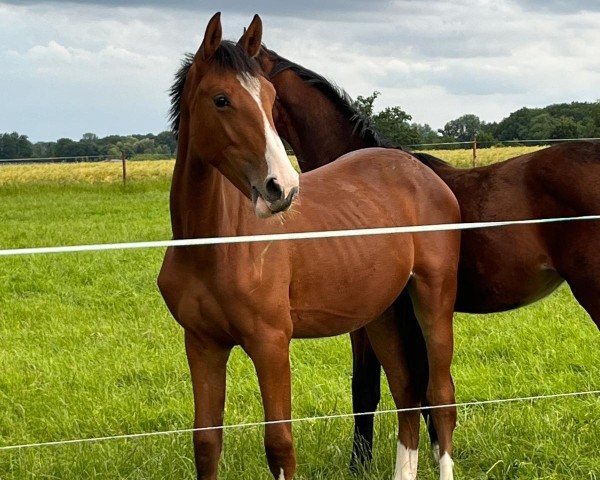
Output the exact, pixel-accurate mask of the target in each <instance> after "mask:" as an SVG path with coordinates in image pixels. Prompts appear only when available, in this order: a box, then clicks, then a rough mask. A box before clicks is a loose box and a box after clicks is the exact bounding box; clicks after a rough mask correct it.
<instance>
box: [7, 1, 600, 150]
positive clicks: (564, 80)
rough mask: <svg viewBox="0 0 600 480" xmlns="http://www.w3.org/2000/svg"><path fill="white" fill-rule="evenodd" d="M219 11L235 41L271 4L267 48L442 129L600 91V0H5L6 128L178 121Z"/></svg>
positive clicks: (143, 126) (131, 127) (72, 132)
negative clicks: (177, 92) (193, 66)
mask: <svg viewBox="0 0 600 480" xmlns="http://www.w3.org/2000/svg"><path fill="white" fill-rule="evenodd" d="M217 10H220V11H222V12H223V15H222V21H223V28H224V36H225V37H226V38H231V39H237V38H238V37H239V36H240V34H241V32H242V28H243V27H244V26H246V25H248V23H249V22H250V20H251V18H252V15H253V14H254V13H259V14H260V15H261V17H262V19H263V25H264V34H263V41H264V42H265V43H266V44H267V46H268V47H270V48H272V49H273V50H275V51H277V52H278V53H280V54H282V55H283V56H286V57H288V58H289V59H290V60H293V61H295V62H297V63H300V64H302V65H304V66H306V67H309V68H311V69H313V70H315V71H317V72H319V73H321V74H324V75H325V76H326V77H328V78H329V79H331V80H334V81H335V82H336V83H337V84H338V85H340V86H342V87H343V88H344V89H346V90H347V91H348V92H349V93H350V95H352V96H353V97H356V96H357V95H365V96H366V95H369V94H371V93H372V92H373V91H374V90H379V91H380V92H381V96H380V98H379V99H378V100H377V103H376V105H375V106H376V110H380V109H382V108H385V107H386V106H392V105H399V106H401V107H402V108H403V109H404V110H405V111H406V112H408V113H409V114H411V115H412V116H413V121H416V122H418V123H428V124H430V125H431V126H432V127H433V128H441V127H443V126H444V124H445V123H446V122H447V121H449V120H452V119H454V118H457V117H459V116H460V115H463V114H465V113H474V114H476V115H478V116H479V117H480V118H481V119H483V120H485V121H499V120H501V119H502V118H504V117H506V116H507V115H508V114H509V113H510V112H511V111H514V110H516V109H518V108H520V107H522V106H528V107H538V106H545V105H548V104H551V103H558V102H570V101H596V100H597V99H599V98H600V1H599V0H573V1H569V0H526V1H521V0H519V1H517V0H471V1H467V0H439V1H438V0H431V1H430V0H400V1H386V0H370V1H367V0H362V1H358V0H333V1H327V0H303V1H295V2H288V1H285V0H256V1H248V0H229V1H223V0H221V1H219V2H212V1H200V0H194V1H192V0H171V1H167V0H160V1H159V0H130V1H125V0H78V1H77V0H72V1H58V0H52V1H50V0H24V1H16V0H15V1H3V0H0V133H2V132H12V131H18V132H19V133H21V134H25V135H28V136H29V138H30V139H31V140H32V141H41V140H43V141H52V140H57V139H58V138H61V137H69V138H73V139H75V140H77V139H79V138H81V136H82V134H84V133H86V132H93V133H96V134H97V135H99V136H105V135H109V134H119V135H126V134H132V133H142V134H143V133H159V132H160V131H162V130H166V129H168V119H167V111H168V108H169V98H168V94H167V91H168V89H169V87H170V85H171V82H172V78H173V74H174V72H175V70H176V69H177V67H178V65H179V61H180V58H181V56H182V55H183V53H185V52H187V51H195V50H196V49H197V48H198V46H199V44H200V42H201V39H202V36H203V33H204V29H205V27H206V23H207V22H208V20H209V18H210V16H211V15H212V14H213V13H214V12H215V11H217Z"/></svg>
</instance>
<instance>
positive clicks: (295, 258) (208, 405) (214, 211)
mask: <svg viewBox="0 0 600 480" xmlns="http://www.w3.org/2000/svg"><path fill="white" fill-rule="evenodd" d="M221 37H222V29H221V21H220V14H218V13H217V14H215V16H213V17H212V19H211V20H210V21H209V23H208V25H207V27H206V31H205V35H204V39H203V42H202V44H201V46H200V48H199V50H198V51H197V53H196V54H195V55H193V56H191V55H190V56H188V57H187V58H186V60H185V61H184V64H183V65H182V67H181V69H180V71H179V72H178V74H177V76H176V81H175V84H174V85H173V87H172V91H171V95H172V112H171V113H172V119H173V126H174V130H175V131H176V133H177V136H178V148H177V158H176V162H175V168H174V172H173V178H172V185H171V193H170V211H171V225H172V230H173V236H174V238H175V239H184V238H196V237H221V236H234V235H247V234H266V233H285V232H305V231H315V230H338V229H350V228H369V227H386V226H395V225H418V224H439V223H452V222H457V221H459V220H460V212H459V208H458V204H457V202H456V199H455V198H454V196H453V195H452V193H451V191H450V189H449V188H448V187H447V186H446V185H445V184H444V183H443V182H442V181H441V180H440V179H439V178H438V177H437V176H436V175H435V174H434V173H433V172H432V171H431V170H430V169H428V168H427V167H425V166H424V165H422V164H421V163H420V162H418V161H417V160H415V159H414V158H413V157H411V156H410V155H408V154H407V153H404V152H401V151H400V150H389V149H377V148H375V149H367V150H362V151H360V152H355V153H350V154H348V155H346V156H345V157H344V158H341V159H339V160H338V161H336V162H335V163H332V164H331V165H328V166H327V167H324V168H322V169H319V170H316V171H315V172H310V173H307V174H306V175H302V176H301V177H300V178H299V177H298V175H297V174H296V172H295V170H294V169H293V168H292V166H291V164H290V162H289V159H288V158H287V155H286V152H285V149H284V147H283V144H282V142H281V140H280V138H279V136H278V135H277V133H276V130H275V128H274V124H273V117H272V108H273V104H274V101H275V89H274V88H273V85H272V84H271V83H270V82H269V81H268V80H267V78H266V77H264V76H263V75H262V73H261V71H260V67H259V65H258V63H257V62H256V60H255V59H254V57H255V56H256V55H257V54H258V52H259V50H260V48H261V38H262V23H261V22H260V19H259V18H258V17H257V16H255V18H254V20H253V21H252V23H251V24H250V26H249V28H248V30H247V31H246V33H245V34H244V36H243V37H242V38H241V39H240V41H239V42H237V43H233V42H229V41H223V40H222V38H221ZM365 164H368V165H369V168H364V165H365ZM390 172H393V173H394V174H393V175H390ZM299 187H300V188H299ZM298 188H299V190H298ZM296 197H298V198H296ZM253 210H254V213H253ZM459 245H460V234H459V233H458V232H456V231H454V232H449V231H446V232H444V231H441V232H431V233H420V234H419V233H416V234H406V235H382V236H362V237H344V238H335V239H327V240H322V241H321V240H300V241H295V242H269V243H264V242H263V243H242V244H229V245H213V246H208V247H177V248H168V249H167V251H166V253H165V257H164V260H163V264H162V267H161V270H160V273H159V276H158V286H159V289H160V292H161V294H162V296H163V298H164V300H165V303H166V305H167V307H168V308H169V310H170V312H171V313H172V315H173V316H174V317H175V319H176V320H177V322H179V323H180V324H181V326H182V327H183V329H184V339H185V348H186V354H187V359H188V363H189V368H190V372H191V379H192V387H193V393H194V405H195V414H194V426H195V427H196V428H197V429H199V430H195V432H194V434H193V443H194V456H195V465H196V470H197V476H198V478H201V479H215V478H217V473H218V460H219V456H220V452H221V448H222V442H223V438H222V429H220V427H221V426H222V425H223V417H224V401H225V385H226V364H227V360H228V357H229V354H230V351H231V349H232V348H233V347H234V346H241V347H242V348H243V350H244V351H245V352H246V353H247V354H248V356H249V357H250V359H251V361H252V362H253V364H254V367H255V369H256V372H257V376H258V381H259V386H260V391H261V395H262V401H263V408H264V418H265V420H266V421H267V422H273V421H274V422H275V423H267V424H266V425H265V450H266V455H267V461H268V465H269V469H270V471H271V473H272V475H273V477H274V478H276V479H278V480H288V479H291V478H292V477H293V475H294V472H295V469H296V460H295V453H294V447H293V442H292V432H291V430H292V429H291V424H290V422H287V420H290V419H291V385H290V383H291V379H290V363H289V344H290V341H291V339H292V338H311V337H325V336H331V335H338V334H343V333H348V332H350V331H352V330H355V329H358V328H361V327H366V334H367V335H368V337H369V339H370V342H371V345H372V347H373V350H374V351H375V352H376V354H377V356H378V359H379V361H380V362H381V364H382V365H383V369H384V371H385V373H386V375H387V378H388V381H389V383H390V388H391V391H392V394H393V397H394V400H395V402H396V405H397V407H398V408H404V407H416V406H419V405H420V403H421V398H420V396H419V395H416V394H415V393H414V389H413V388H412V384H411V383H410V382H409V378H410V377H409V372H408V371H407V364H408V360H407V358H406V356H405V351H404V350H403V348H404V345H405V342H404V339H402V338H400V330H399V328H397V326H396V325H397V320H398V317H399V315H402V310H401V308H399V307H398V306H397V304H396V301H397V299H398V297H399V296H400V294H401V292H403V291H404V289H405V288H406V290H407V292H408V294H409V295H410V298H411V301H412V304H413V305H414V309H415V316H416V318H417V320H418V323H419V325H420V328H421V329H422V331H423V336H424V338H425V344H426V350H427V358H428V365H429V371H428V375H429V380H430V381H429V384H428V389H427V392H426V399H427V401H428V403H429V404H431V405H436V406H442V407H443V406H444V405H450V406H449V407H443V408H437V409H435V410H434V411H433V412H432V417H433V423H434V424H435V426H436V429H437V431H438V433H439V438H440V451H441V453H442V459H441V461H440V478H441V479H442V480H451V479H452V478H453V468H452V467H453V464H452V459H451V448H452V445H451V441H452V432H453V430H454V426H455V423H456V409H455V407H452V406H451V405H452V404H454V389H453V385H452V378H451V374H450V364H451V359H452V350H453V336H452V316H453V305H454V301H455V294H456V271H457V265H458V257H459V252H458V249H459ZM398 420H399V427H398V446H397V452H396V470H395V474H394V478H395V479H397V480H400V479H402V480H404V479H415V478H416V468H417V467H416V453H417V446H418V440H419V438H418V423H419V414H418V413H417V412H415V411H410V412H400V413H399V414H398ZM415 424H416V426H415Z"/></svg>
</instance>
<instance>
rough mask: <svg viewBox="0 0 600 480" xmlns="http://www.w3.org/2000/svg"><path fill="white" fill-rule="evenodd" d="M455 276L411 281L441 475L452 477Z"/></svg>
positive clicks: (432, 276) (427, 395)
mask: <svg viewBox="0 0 600 480" xmlns="http://www.w3.org/2000/svg"><path fill="white" fill-rule="evenodd" d="M455 292H456V277H455V276H452V275H435V274H433V275H429V276H419V275H417V276H416V278H414V281H413V282H412V283H411V285H410V293H411V298H412V299H413V306H414V311H415V315H416V317H417V319H418V321H419V325H420V326H421V331H422V332H423V337H424V338H425V344H426V346H427V358H428V362H429V384H428V386H427V394H426V398H427V402H428V404H429V405H431V406H432V407H438V408H433V409H432V410H431V418H432V420H433V425H434V427H435V431H436V432H437V435H438V445H439V456H440V478H441V479H442V480H452V478H453V468H452V465H453V464H452V459H451V455H452V433H453V431H454V427H455V426H456V407H447V408H439V406H440V405H453V404H455V403H456V401H455V397H454V385H453V383H452V377H451V374H450V365H451V362H452V354H453V342H454V340H453V333H452V317H453V309H454V299H455V296H454V293H455Z"/></svg>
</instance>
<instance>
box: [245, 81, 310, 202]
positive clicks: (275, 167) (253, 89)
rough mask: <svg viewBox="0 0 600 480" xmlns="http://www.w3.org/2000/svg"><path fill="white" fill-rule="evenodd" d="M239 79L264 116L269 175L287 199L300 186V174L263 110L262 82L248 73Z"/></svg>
mask: <svg viewBox="0 0 600 480" xmlns="http://www.w3.org/2000/svg"><path fill="white" fill-rule="evenodd" d="M237 78H238V80H239V81H240V83H241V84H242V87H244V88H245V89H246V90H247V91H248V93H249V94H250V95H251V96H252V98H253V99H254V101H255V102H256V104H257V105H258V108H259V110H260V113H261V114H262V118H263V123H264V131H265V140H266V145H267V148H266V151H265V159H266V161H267V166H268V169H269V170H268V175H269V176H273V177H275V178H276V179H277V183H279V185H280V186H281V188H283V192H284V196H286V197H287V195H288V193H289V191H290V189H292V188H294V187H297V186H298V173H297V172H296V170H294V167H292V164H291V163H290V159H289V158H288V156H287V153H285V148H284V146H283V143H282V142H281V138H279V135H277V132H276V131H275V130H274V129H273V127H272V126H271V124H270V123H269V119H268V118H267V115H266V113H265V110H264V109H263V106H262V102H261V99H260V90H261V86H260V80H259V79H258V78H257V77H254V76H252V75H249V74H247V73H246V74H240V75H238V76H237Z"/></svg>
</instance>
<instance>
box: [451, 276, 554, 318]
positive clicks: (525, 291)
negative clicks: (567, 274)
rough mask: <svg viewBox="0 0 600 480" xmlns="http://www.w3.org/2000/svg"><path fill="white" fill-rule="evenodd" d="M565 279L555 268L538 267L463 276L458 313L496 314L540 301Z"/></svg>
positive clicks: (457, 304) (459, 286)
mask: <svg viewBox="0 0 600 480" xmlns="http://www.w3.org/2000/svg"><path fill="white" fill-rule="evenodd" d="M562 282H563V278H562V277H561V276H560V275H559V274H558V273H557V272H556V271H555V270H554V269H552V268H548V267H546V266H545V265H537V266H536V267H534V268H532V269H531V270H530V271H510V270H508V271H505V272H487V273H486V274H482V275H477V274H475V275H473V274H469V275H464V274H462V275H459V284H458V292H457V296H456V305H455V310H456V311H458V312H467V313H493V312H503V311H506V310H512V309H514V308H519V307H523V306H525V305H529V304H531V303H533V302H536V301H538V300H540V299H542V298H544V297H545V296H547V295H549V294H550V293H552V292H553V291H554V290H556V288H557V287H558V286H559V285H560V284H561V283H562Z"/></svg>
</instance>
